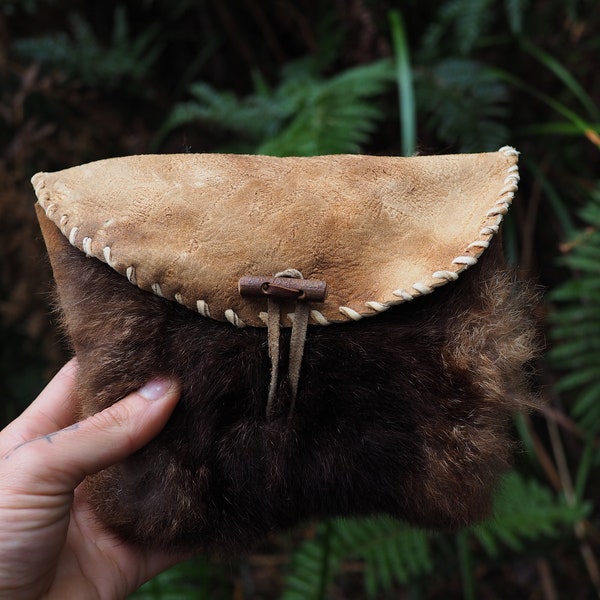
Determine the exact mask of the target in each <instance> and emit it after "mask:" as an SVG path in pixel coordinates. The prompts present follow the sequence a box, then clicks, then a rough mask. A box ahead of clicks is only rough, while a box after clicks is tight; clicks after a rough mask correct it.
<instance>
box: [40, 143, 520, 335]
mask: <svg viewBox="0 0 600 600" xmlns="http://www.w3.org/2000/svg"><path fill="white" fill-rule="evenodd" d="M498 152H500V153H502V154H504V156H507V157H509V156H515V157H518V155H519V152H518V151H517V150H515V148H513V147H512V146H503V147H502V148H500V149H499V150H498ZM44 175H45V173H37V174H35V175H34V176H33V177H32V179H31V183H32V184H33V187H34V189H35V193H36V195H37V198H38V203H39V205H40V206H41V207H42V208H43V209H44V211H45V213H46V216H47V217H48V218H49V219H50V220H51V221H52V222H54V223H55V224H56V225H57V226H58V227H59V229H60V230H61V232H62V233H63V235H64V236H65V237H66V238H67V239H68V240H69V242H70V244H71V245H72V246H74V247H76V248H77V249H78V250H81V251H83V252H84V253H85V254H86V255H87V256H90V257H93V258H97V259H98V260H102V261H103V262H105V263H106V264H107V265H108V266H110V267H111V268H113V269H115V270H116V268H115V266H114V264H113V263H112V260H111V254H110V247H109V246H106V247H104V248H103V250H102V257H97V256H96V255H94V254H93V253H92V249H91V245H92V241H93V240H92V238H91V237H89V236H85V237H83V238H82V239H81V240H79V228H78V227H77V226H74V227H71V228H70V229H68V227H67V226H68V222H69V217H68V215H66V214H61V216H60V218H58V219H57V217H56V216H55V213H56V211H57V209H58V207H57V205H56V204H55V203H53V202H51V201H50V198H49V194H48V191H47V190H46V184H45V179H44ZM519 180H520V176H519V167H518V164H516V163H515V164H513V165H511V166H510V167H509V168H508V169H507V172H506V177H505V178H504V180H503V187H502V188H501V189H500V191H499V192H498V194H497V199H496V201H495V202H494V204H493V206H492V207H490V209H489V210H488V211H487V213H486V214H485V220H484V224H483V227H482V228H481V230H480V231H479V236H478V237H477V239H475V240H473V241H472V242H470V243H469V244H468V245H467V247H466V248H465V249H464V252H463V253H462V254H460V255H458V256H456V257H455V258H454V259H453V260H452V261H451V264H450V265H446V268H440V269H439V270H436V271H434V272H433V273H431V274H430V278H431V280H432V281H431V282H424V281H416V282H414V283H413V284H412V286H410V287H409V288H408V289H406V288H399V289H395V290H390V294H391V295H392V296H394V297H395V298H397V300H392V301H387V302H379V301H375V300H370V301H367V302H365V303H364V306H365V307H366V309H367V310H366V311H365V312H358V311H357V310H355V309H353V308H350V307H349V306H339V307H338V310H339V312H340V315H341V316H342V318H341V319H340V320H339V321H337V320H335V321H334V320H331V319H328V318H326V317H325V316H324V315H323V314H322V313H321V312H319V311H318V310H311V312H310V317H311V320H312V322H313V324H316V325H323V326H324V325H331V324H333V323H340V322H348V321H359V320H361V319H363V318H364V317H371V316H374V315H377V314H379V313H381V312H384V311H386V310H387V309H389V308H390V307H392V306H396V305H398V304H402V303H404V302H410V301H412V300H414V299H415V298H418V297H419V296H423V295H426V294H430V293H432V292H433V291H434V290H435V289H436V288H438V287H441V286H443V285H446V284H447V283H449V282H452V281H456V280H457V279H458V276H459V274H460V273H462V272H463V271H465V270H466V269H468V268H469V267H472V266H473V265H475V264H477V261H478V259H479V257H480V256H481V255H482V254H483V252H484V251H485V249H486V248H487V247H488V246H489V243H490V240H491V239H492V237H493V236H494V235H495V234H496V233H498V231H499V228H500V223H501V222H502V220H503V218H504V215H506V214H507V212H508V210H509V208H510V205H511V204H512V201H513V198H514V196H515V192H516V191H517V188H518V183H519ZM77 241H79V244H77V243H76V242H77ZM117 272H118V273H120V274H121V275H124V276H126V277H127V279H128V280H129V282H130V283H132V284H134V285H136V286H137V280H136V274H135V267H134V266H133V265H130V266H128V267H126V269H125V272H124V273H121V272H120V271H117ZM151 289H152V293H154V294H155V295H156V296H160V297H165V296H164V295H163V292H162V289H161V285H160V282H158V281H157V282H154V283H153V284H152V285H151ZM144 291H145V290H144ZM173 300H174V301H176V302H178V303H179V304H184V303H183V298H182V296H181V294H179V293H175V294H174V296H173ZM185 306H187V304H186V305H185ZM187 307H188V308H190V309H192V308H191V307H189V306H187ZM194 308H195V310H196V311H197V312H198V313H199V314H200V315H202V316H203V317H208V318H212V319H215V317H214V316H212V315H211V312H210V308H209V306H208V304H207V303H206V301H204V300H203V299H201V298H200V299H196V301H195V307H194ZM224 317H225V319H226V320H227V321H228V322H229V323H231V324H232V325H234V326H235V327H246V323H244V321H243V320H242V319H241V318H240V317H239V315H238V314H237V313H236V312H235V311H234V310H233V309H231V308H228V309H226V310H225V311H224ZM292 317H293V315H287V319H288V320H289V321H290V323H291V320H292ZM258 318H259V319H261V315H260V314H259V315H258ZM215 320H220V319H215ZM261 320H262V319H261Z"/></svg>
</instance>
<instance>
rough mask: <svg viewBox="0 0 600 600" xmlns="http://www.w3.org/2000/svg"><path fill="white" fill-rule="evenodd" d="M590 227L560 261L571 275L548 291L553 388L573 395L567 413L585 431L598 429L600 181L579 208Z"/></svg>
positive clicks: (599, 387) (595, 431)
mask: <svg viewBox="0 0 600 600" xmlns="http://www.w3.org/2000/svg"><path fill="white" fill-rule="evenodd" d="M581 215H582V217H583V218H584V220H586V221H587V223H588V224H589V225H590V227H589V228H588V229H587V230H586V231H585V232H584V233H583V234H579V235H576V237H575V239H574V241H573V244H572V250H571V252H570V254H568V255H567V256H566V257H565V258H564V259H563V261H562V262H563V263H564V264H565V265H567V267H569V268H570V269H571V270H572V272H573V273H572V278H571V279H570V280H569V281H567V282H565V283H564V284H563V285H561V286H560V287H559V288H557V289H556V290H555V291H554V292H553V293H552V294H551V295H550V297H551V299H552V300H553V301H554V302H555V303H556V307H555V309H554V311H553V313H552V314H551V323H552V329H551V336H552V338H554V339H555V340H556V341H557V343H556V347H555V348H554V349H552V350H551V352H550V353H549V357H550V359H551V361H552V362H553V363H554V364H555V365H556V366H557V367H558V368H560V369H561V370H563V371H564V372H565V375H564V376H563V377H561V379H560V381H559V382H558V384H557V390H559V391H561V392H568V393H569V395H570V397H572V398H573V404H572V409H571V411H572V414H573V417H574V418H575V419H577V421H578V423H579V424H580V425H581V427H582V428H584V430H585V431H587V432H588V433H590V434H595V433H598V432H600V277H598V273H600V231H598V229H597V228H598V226H600V185H599V186H598V187H597V188H596V189H595V190H593V191H591V192H590V193H589V200H588V202H587V204H586V206H585V208H584V210H583V211H582V212H581Z"/></svg>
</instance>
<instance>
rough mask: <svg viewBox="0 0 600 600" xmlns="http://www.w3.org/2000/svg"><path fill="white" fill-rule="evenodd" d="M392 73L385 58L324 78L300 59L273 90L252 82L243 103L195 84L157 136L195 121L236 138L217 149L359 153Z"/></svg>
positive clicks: (378, 114)
mask: <svg viewBox="0 0 600 600" xmlns="http://www.w3.org/2000/svg"><path fill="white" fill-rule="evenodd" d="M392 73H393V72H392V65H391V64H390V62H389V61H379V62H375V63H372V64H370V65H365V66H360V67H354V68H352V69H348V70H346V71H343V72H341V73H339V74H338V75H335V76H334V77H331V78H328V79H325V78H323V77H322V76H320V75H319V74H318V73H316V72H315V70H314V61H308V60H301V61H298V62H294V63H291V64H289V65H287V67H286V68H285V69H284V70H283V72H282V76H281V82H280V83H279V85H278V86H277V87H276V88H275V89H273V90H272V89H270V88H269V86H268V85H267V84H266V83H265V82H264V81H263V80H262V79H261V78H259V77H256V89H255V92H254V93H253V94H252V95H250V96H247V97H245V98H243V99H238V98H237V97H236V96H235V95H234V94H232V93H231V92H218V91H216V90H215V89H214V88H212V87H211V86H210V85H208V84H206V83H196V84H194V85H192V86H191V87H190V94H191V95H192V96H193V97H194V100H193V101H192V102H185V103H181V104H178V105H177V106H176V107H175V108H174V110H173V112H172V113H171V115H170V116H169V117H168V119H167V121H166V123H165V125H164V126H163V128H162V134H161V138H162V136H164V135H166V134H168V133H169V132H171V131H173V130H174V129H176V128H178V127H181V126H183V125H190V124H194V123H199V124H202V125H205V126H206V125H210V126H213V127H217V128H219V129H221V130H224V131H225V132H227V134H229V135H230V136H231V137H234V139H235V140H236V141H235V142H234V143H233V144H225V146H224V147H223V148H222V149H223V150H233V151H237V152H254V153H258V154H269V155H275V156H291V155H296V156H310V155H315V154H339V153H348V152H350V153H352V152H358V150H359V148H360V146H361V144H364V143H365V142H366V141H367V140H368V137H369V134H371V133H372V132H373V130H374V128H375V123H376V122H377V121H378V120H381V118H382V116H383V115H382V111H381V109H380V108H378V107H377V104H376V97H377V96H378V95H379V94H381V93H382V92H383V91H384V90H385V89H386V87H388V86H389V84H390V83H391V81H392ZM161 138H159V139H161Z"/></svg>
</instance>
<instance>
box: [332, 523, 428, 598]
mask: <svg viewBox="0 0 600 600" xmlns="http://www.w3.org/2000/svg"><path fill="white" fill-rule="evenodd" d="M334 534H335V535H334V538H333V542H332V545H333V547H334V548H335V553H336V555H338V556H340V557H344V558H355V559H356V558H357V559H361V560H363V561H364V582H365V589H366V591H367V594H368V595H369V596H370V597H374V596H375V595H376V594H377V593H378V592H379V591H380V590H381V589H382V588H383V589H384V590H389V589H390V588H391V587H392V586H393V585H394V584H395V583H407V582H408V581H410V580H411V579H413V578H414V577H416V576H418V575H422V574H423V573H428V572H429V571H431V569H432V568H433V564H432V562H431V558H430V554H429V542H428V536H427V534H426V533H424V532H423V531H421V530H418V529H413V528H410V527H408V526H407V525H405V524H403V523H401V522H399V521H397V520H395V519H392V518H391V517H386V516H381V517H372V518H367V519H348V520H344V519H337V520H336V521H334Z"/></svg>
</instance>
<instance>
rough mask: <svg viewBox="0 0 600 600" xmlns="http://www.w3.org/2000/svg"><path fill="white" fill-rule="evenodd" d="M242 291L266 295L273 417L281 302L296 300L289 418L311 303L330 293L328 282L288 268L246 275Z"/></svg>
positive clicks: (268, 413)
mask: <svg viewBox="0 0 600 600" xmlns="http://www.w3.org/2000/svg"><path fill="white" fill-rule="evenodd" d="M239 292H240V294H241V295H242V296H261V295H264V296H266V297H267V340H268V349H269V358H270V359H271V380H270V383H269V395H268V398H267V406H266V410H265V412H266V416H267V418H271V417H272V415H273V412H274V404H275V399H276V397H277V389H278V386H279V346H280V343H279V342H280V337H281V336H280V327H281V306H280V303H281V302H285V301H295V302H296V306H295V309H294V314H293V316H292V319H293V323H292V333H291V336H290V352H289V363H288V378H289V382H290V393H291V401H290V410H289V413H288V419H290V418H291V417H292V415H293V414H294V409H295V406H296V396H297V394H298V384H299V381H300V370H301V368H302V357H303V355H304V347H305V345H306V334H307V331H308V320H309V317H310V302H311V301H318V302H322V301H323V300H324V299H325V297H326V295H327V284H326V283H325V282H324V281H320V280H317V279H304V277H303V275H302V273H300V271H298V270H296V269H286V270H285V271H281V272H280V273H276V274H275V275H274V276H273V277H257V276H246V277H242V278H241V279H240V281H239Z"/></svg>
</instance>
